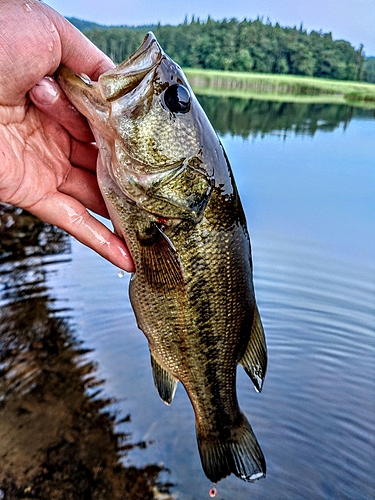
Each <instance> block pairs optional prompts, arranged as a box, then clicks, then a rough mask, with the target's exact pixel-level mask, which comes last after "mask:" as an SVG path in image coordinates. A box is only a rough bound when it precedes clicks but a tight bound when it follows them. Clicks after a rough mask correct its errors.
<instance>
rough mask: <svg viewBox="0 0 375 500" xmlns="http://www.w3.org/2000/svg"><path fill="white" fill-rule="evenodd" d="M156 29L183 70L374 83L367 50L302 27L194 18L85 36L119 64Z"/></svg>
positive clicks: (93, 31)
mask: <svg viewBox="0 0 375 500" xmlns="http://www.w3.org/2000/svg"><path fill="white" fill-rule="evenodd" d="M73 22H74V20H73ZM80 28H81V29H82V27H80ZM150 28H151V29H152V30H153V31H154V33H155V35H156V37H157V38H158V40H159V42H160V44H161V46H162V47H163V49H164V50H165V52H167V53H168V55H169V56H170V57H172V59H174V60H175V61H176V62H178V63H179V64H180V65H181V66H183V67H188V68H203V69H219V70H230V71H245V72H257V73H275V74H291V75H305V76H315V77H323V78H333V79H339V80H354V81H368V80H369V75H368V71H367V70H366V68H365V61H366V58H365V55H364V51H363V46H362V45H361V46H360V47H359V48H358V49H355V48H354V47H353V46H352V45H351V44H350V43H349V42H347V41H345V40H333V39H332V34H331V33H323V32H322V31H311V32H307V31H306V30H305V29H304V28H303V26H302V25H301V26H300V27H299V28H297V27H293V28H283V27H281V26H280V25H279V24H278V23H276V24H275V25H273V24H271V22H263V20H262V19H260V18H258V19H256V20H255V21H249V20H244V21H241V22H239V21H237V20H236V19H230V20H223V21H214V20H213V19H211V18H208V19H207V20H206V21H201V20H199V19H194V18H192V19H191V21H190V22H188V20H187V19H186V20H185V22H184V23H182V24H180V25H178V26H171V25H165V26H162V25H160V24H158V25H156V26H152V27H147V26H143V27H138V28H131V27H126V26H119V27H99V28H98V27H95V28H91V29H84V32H85V34H86V36H88V38H90V39H91V40H92V41H93V42H94V43H95V44H96V45H97V46H98V47H100V48H101V49H102V50H103V51H104V52H105V53H107V54H108V55H109V56H110V57H111V58H112V59H113V60H114V61H115V62H117V63H118V62H121V61H122V60H124V59H125V58H126V57H128V56H129V55H130V54H131V53H132V52H134V50H135V49H136V48H137V47H139V45H140V43H141V42H142V39H143V37H144V35H145V33H146V31H148V30H149V29H150Z"/></svg>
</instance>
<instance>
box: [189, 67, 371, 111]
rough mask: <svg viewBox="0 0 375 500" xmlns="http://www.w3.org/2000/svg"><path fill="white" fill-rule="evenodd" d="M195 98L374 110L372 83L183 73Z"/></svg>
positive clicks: (256, 74) (257, 74)
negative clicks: (347, 104)
mask: <svg viewBox="0 0 375 500" xmlns="http://www.w3.org/2000/svg"><path fill="white" fill-rule="evenodd" d="M184 72H185V74H186V76H187V78H188V80H189V82H190V84H191V86H192V87H193V89H194V92H196V93H197V94H198V95H199V94H201V95H202V94H203V95H220V96H233V97H246V98H254V99H270V100H280V101H281V100H283V101H293V102H321V103H337V104H344V103H351V104H355V105H359V106H364V107H373V108H375V85H374V84H372V83H363V82H351V81H342V80H329V79H326V78H313V77H307V76H294V75H271V74H262V73H238V72H234V71H233V72H232V71H217V70H203V69H189V68H188V69H184Z"/></svg>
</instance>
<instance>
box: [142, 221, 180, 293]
mask: <svg viewBox="0 0 375 500" xmlns="http://www.w3.org/2000/svg"><path fill="white" fill-rule="evenodd" d="M138 240H139V244H140V255H141V269H142V272H144V274H145V277H146V280H147V282H148V283H149V285H150V286H151V288H152V289H153V290H154V291H156V292H158V291H159V292H160V291H164V292H167V291H170V290H175V291H176V292H178V291H183V290H185V281H184V277H183V274H182V269H181V264H180V260H179V257H178V254H177V251H176V249H175V248H174V246H173V244H172V243H171V241H170V240H169V238H168V237H167V236H166V235H165V234H164V232H163V230H162V229H161V228H159V227H158V225H157V224H152V226H151V227H150V229H149V234H147V235H146V237H141V236H138Z"/></svg>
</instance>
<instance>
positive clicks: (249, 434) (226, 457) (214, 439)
mask: <svg viewBox="0 0 375 500" xmlns="http://www.w3.org/2000/svg"><path fill="white" fill-rule="evenodd" d="M197 441H198V448H199V454H200V457H201V462H202V467H203V470H204V473H205V474H206V476H207V477H208V479H209V480H210V481H212V482H213V483H217V482H218V481H220V480H221V479H223V478H225V477H226V476H229V474H231V473H233V474H235V475H236V476H237V477H239V478H240V479H243V480H244V481H248V482H254V481H256V480H257V479H261V478H262V477H265V476H266V461H265V458H264V455H263V453H262V450H261V449H260V446H259V444H258V441H257V439H256V437H255V434H254V432H253V430H252V428H251V426H250V424H249V422H248V421H247V419H246V417H245V416H244V415H243V414H241V422H240V424H239V425H238V426H236V427H234V428H233V429H231V431H230V434H229V436H228V437H226V438H222V437H220V435H217V436H204V435H202V434H200V433H199V430H198V429H197Z"/></svg>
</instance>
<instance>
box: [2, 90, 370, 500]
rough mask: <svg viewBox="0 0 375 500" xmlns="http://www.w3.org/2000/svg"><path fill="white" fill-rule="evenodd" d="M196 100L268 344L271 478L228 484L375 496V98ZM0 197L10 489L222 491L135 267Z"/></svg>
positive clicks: (265, 412) (265, 395)
mask: <svg viewBox="0 0 375 500" xmlns="http://www.w3.org/2000/svg"><path fill="white" fill-rule="evenodd" d="M201 102H202V104H203V106H204V107H205V109H206V110H207V113H208V115H209V117H210V119H211V121H212V123H213V125H214V126H215V128H216V130H217V131H218V133H219V135H220V137H221V139H222V142H223V144H224V147H225V149H226V152H227V154H228V156H229V159H230V161H231V164H232V168H233V171H234V175H235V178H236V181H237V185H238V188H239V191H240V195H241V198H242V201H243V205H244V208H245V212H246V216H247V221H248V227H249V230H250V235H251V241H252V248H253V262H254V272H255V289H256V296H257V301H258V305H259V309H260V313H261V316H262V319H263V323H264V327H265V331H266V336H267V343H268V349H269V368H268V373H267V376H266V380H265V384H264V388H263V391H262V393H261V394H257V393H255V391H254V390H253V388H252V384H251V382H250V380H249V379H248V377H247V376H246V375H245V374H244V372H243V370H242V369H239V370H238V395H239V400H240V405H241V407H242V409H243V411H244V412H245V413H246V415H247V416H248V418H249V421H250V422H251V425H252V427H253V429H254V432H255V433H256V435H257V438H258V441H259V443H260V445H261V447H262V449H263V452H264V454H265V457H266V461H267V477H266V479H264V480H261V481H258V482H257V483H254V484H248V483H244V482H242V481H241V480H239V479H237V478H235V477H230V478H228V479H225V480H223V481H221V482H220V483H219V484H218V486H217V488H218V491H219V493H218V495H217V498H218V499H220V500H224V499H225V500H248V499H250V498H251V499H252V500H258V499H259V500H265V499H273V500H274V499H280V500H283V499H285V500H290V499H314V500H316V499H319V500H320V499H340V500H341V499H348V500H349V499H350V500H353V499H356V500H360V499H363V500H368V499H371V498H374V495H375V473H374V464H375V114H374V111H370V110H360V109H356V108H352V107H348V106H332V105H331V106H324V105H319V106H318V105H305V104H287V103H271V102H266V101H242V100H239V99H232V100H231V99H217V98H215V99H214V98H208V97H205V98H201ZM1 213H2V215H1V226H0V229H1V238H2V242H1V245H2V246H1V250H2V265H1V267H0V279H1V288H0V294H1V297H0V298H1V305H2V309H1V325H0V375H2V378H1V381H0V460H1V463H2V467H0V498H5V499H7V498H14V497H15V492H17V493H19V492H20V491H22V492H23V494H24V495H25V496H24V497H25V498H26V497H27V498H28V497H30V498H33V497H34V498H64V499H65V498H111V499H112V498H131V499H133V500H135V499H137V498H140V499H143V500H145V499H147V498H152V494H153V493H151V492H154V493H155V492H156V491H159V492H160V491H161V492H163V493H160V494H159V498H160V499H161V498H176V499H179V500H198V499H199V500H201V499H204V498H209V496H208V491H209V489H210V487H211V484H210V482H209V481H208V480H207V479H206V477H205V476H204V474H203V472H202V469H201V465H200V460H199V456H198V450H197V446H196V440H195V426H194V416H193V411H192V408H191V405H190V403H189V401H188V398H187V396H186V394H185V393H184V390H183V388H182V387H181V386H179V387H178V390H177V393H176V396H175V399H174V401H173V404H172V405H171V406H170V407H167V406H165V405H164V404H163V403H162V401H161V400H160V399H159V397H158V395H157V393H156V390H155V388H154V386H153V382H152V375H151V368H150V362H149V353H148V348H147V342H146V339H145V338H144V336H143V334H142V333H141V332H140V331H139V330H138V329H137V327H136V323H135V319H134V316H133V313H132V310H131V307H130V303H129V300H128V295H127V284H128V277H124V278H123V279H119V278H118V276H117V270H116V269H115V268H114V267H113V266H111V265H110V264H109V263H107V262H105V261H104V260H103V259H101V258H100V257H99V256H97V255H96V254H94V253H93V252H92V251H90V250H88V249H87V248H85V247H83V246H81V245H80V244H78V243H77V242H76V241H73V240H70V239H68V238H67V237H66V236H65V235H63V234H61V233H60V232H59V231H55V230H53V228H50V227H48V226H44V225H42V224H35V222H33V221H32V220H31V219H29V218H28V217H27V216H25V215H24V214H14V213H13V212H10V211H7V210H6V209H3V211H2V212H1ZM31 229H32V230H31ZM30 231H31V232H30ZM219 271H220V270H218V272H219ZM125 417H126V418H125ZM121 419H123V420H124V421H123V422H121ZM119 433H124V434H125V435H124V436H122V438H123V444H124V446H125V449H124V451H123V453H124V457H123V458H122V460H120V461H119V458H118V457H119V447H120V444H119V443H120V442H121V439H120V438H121V436H119ZM66 457H69V460H68V459H67V458H66ZM114 464H116V467H117V468H116V467H115V466H114ZM150 464H151V465H150ZM17 471H18V472H17ZM116 474H117V476H116ZM119 478H120V479H121V481H120V480H119ZM145 478H146V479H145ZM22 481H23V482H22ZM168 483H170V484H168ZM134 485H135V486H134ZM131 487H132V488H134V489H133V490H131V492H130V493H129V491H130V488H131ZM69 488H70V489H69ZM111 488H112V490H111ZM125 490H126V491H127V492H128V493H126V494H125V493H124V491H125ZM105 491H106V493H105ZM109 491H112V493H111V494H109V493H108V492H109ZM12 492H13V494H14V497H12ZM25 492H26V493H27V494H26V493H25ZM51 492H54V493H55V494H56V496H53V495H52V493H51ZM57 492H60V494H61V495H62V496H58V493H57ZM61 492H63V493H61ZM69 492H70V493H69ZM72 492H73V493H72ZM103 492H104V493H103ZM69 494H71V495H72V496H69ZM101 494H102V495H103V496H100V495H101ZM38 495H39V496H38ZM43 495H44V496H43ZM64 495H65V496H64ZM90 495H91V496H90ZM121 495H122V496H121ZM126 495H128V496H126ZM163 495H165V496H163ZM24 497H23V496H22V498H24Z"/></svg>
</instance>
